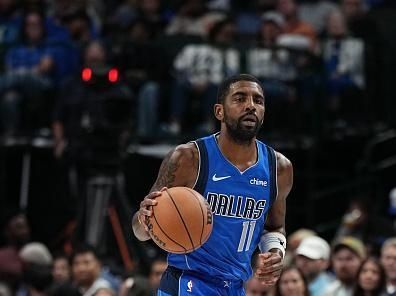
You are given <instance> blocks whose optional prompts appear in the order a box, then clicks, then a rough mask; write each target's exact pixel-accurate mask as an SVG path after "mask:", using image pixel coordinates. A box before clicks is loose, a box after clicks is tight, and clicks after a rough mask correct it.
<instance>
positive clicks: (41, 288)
mask: <svg viewBox="0 0 396 296" xmlns="http://www.w3.org/2000/svg"><path fill="white" fill-rule="evenodd" d="M19 257H20V258H21V260H22V263H23V282H22V284H21V285H20V286H19V288H18V290H17V292H16V294H15V295H16V296H28V295H46V292H47V290H48V289H50V287H51V285H52V274H51V269H52V263H53V258H52V255H51V253H50V251H49V250H48V248H47V247H46V246H45V245H44V244H42V243H40V242H31V243H28V244H26V245H25V246H24V247H23V248H22V249H21V250H20V251H19Z"/></svg>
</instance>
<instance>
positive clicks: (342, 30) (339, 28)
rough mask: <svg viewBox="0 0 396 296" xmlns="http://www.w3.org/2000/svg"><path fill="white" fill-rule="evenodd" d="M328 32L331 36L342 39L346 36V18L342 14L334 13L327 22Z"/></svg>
mask: <svg viewBox="0 0 396 296" xmlns="http://www.w3.org/2000/svg"><path fill="white" fill-rule="evenodd" d="M327 32H328V34H329V36H331V37H334V38H341V37H343V36H345V35H346V33H347V28H346V24H345V19H344V16H343V15H342V14H341V13H340V12H333V13H331V14H330V15H329V19H328V21H327Z"/></svg>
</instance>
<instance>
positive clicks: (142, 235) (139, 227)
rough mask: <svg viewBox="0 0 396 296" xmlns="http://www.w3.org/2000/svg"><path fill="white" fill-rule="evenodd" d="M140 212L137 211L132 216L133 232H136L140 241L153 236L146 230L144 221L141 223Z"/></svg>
mask: <svg viewBox="0 0 396 296" xmlns="http://www.w3.org/2000/svg"><path fill="white" fill-rule="evenodd" d="M138 213H139V212H137V213H135V215H134V216H133V218H132V230H133V233H134V234H135V236H136V237H137V239H138V240H140V241H146V240H149V239H150V238H151V237H150V235H149V234H148V232H147V231H146V229H144V225H143V224H142V223H140V221H139V219H138Z"/></svg>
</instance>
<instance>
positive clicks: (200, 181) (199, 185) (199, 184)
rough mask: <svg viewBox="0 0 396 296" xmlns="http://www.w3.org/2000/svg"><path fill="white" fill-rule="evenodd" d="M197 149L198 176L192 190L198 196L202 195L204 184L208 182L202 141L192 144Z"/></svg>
mask: <svg viewBox="0 0 396 296" xmlns="http://www.w3.org/2000/svg"><path fill="white" fill-rule="evenodd" d="M193 143H194V144H195V146H197V149H198V157H199V161H198V174H197V179H196V180H195V184H194V187H193V189H194V190H195V191H197V192H199V193H200V194H202V195H203V194H204V192H205V188H206V182H207V180H208V151H207V150H206V146H205V143H204V141H203V140H202V139H199V140H196V141H194V142H193Z"/></svg>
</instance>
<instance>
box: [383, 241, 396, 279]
mask: <svg viewBox="0 0 396 296" xmlns="http://www.w3.org/2000/svg"><path fill="white" fill-rule="evenodd" d="M381 263H382V265H383V266H384V269H385V273H386V277H387V280H388V281H390V282H396V245H389V246H386V247H384V248H383V250H382V252H381Z"/></svg>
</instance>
